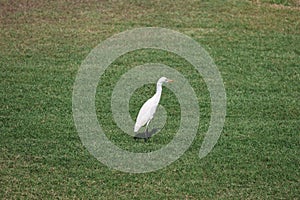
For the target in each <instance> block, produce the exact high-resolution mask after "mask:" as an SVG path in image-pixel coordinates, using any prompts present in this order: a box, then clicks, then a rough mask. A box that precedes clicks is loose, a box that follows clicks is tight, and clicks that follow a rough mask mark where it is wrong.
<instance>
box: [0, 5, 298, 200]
mask: <svg viewBox="0 0 300 200" xmlns="http://www.w3.org/2000/svg"><path fill="white" fill-rule="evenodd" d="M274 3H275V4H274ZM299 12H300V10H299V2H297V1H237V0H230V1H225V2H224V1H192V0H191V1H175V2H173V1H165V2H161V1H148V2H144V1H139V0H133V1H100V2H98V1H93V0H84V1H44V0H42V1H36V0H31V1H22V0H20V1H7V0H0V34H1V37H0V46H1V49H0V70H1V73H0V74H1V75H0V76H1V87H0V91H1V93H0V94H1V104H0V106H1V107H0V108H1V109H0V110H1V112H0V119H1V121H0V132H1V133H0V134H1V140H0V152H1V153H0V185H1V188H0V198H2V199H54V198H59V199H93V198H95V199H297V198H299V195H300V190H299V181H300V171H299V164H300V160H299V155H300V150H299V144H300V137H299V130H300V125H299V124H300V120H299V116H300V101H299V97H300V85H299V81H300V66H299V63H300V51H299V49H300V37H299V35H300V29H299ZM147 26H155V27H166V28H170V29H173V30H176V31H179V32H182V33H184V34H187V35H188V36H190V37H192V38H193V39H195V40H196V41H198V42H199V43H200V44H201V45H202V46H203V47H204V48H205V49H206V50H207V51H208V52H209V54H210V55H211V56H212V58H213V59H214V61H215V63H216V65H217V66H218V68H219V71H220V73H221V74H222V77H223V80H224V84H225V89H226V94H227V116H226V122H225V127H224V130H223V133H222V135H221V137H220V139H219V140H218V143H217V145H216V146H215V148H214V149H213V151H212V152H210V154H209V155H208V156H207V157H205V158H204V159H201V160H199V159H198V157H197V156H198V151H199V147H200V146H201V143H202V140H203V135H204V133H205V132H206V130H207V128H208V122H209V117H210V103H209V101H210V100H209V93H208V91H207V89H206V85H205V83H204V82H203V80H202V78H201V77H200V76H199V75H197V74H195V73H194V71H193V69H192V67H190V66H189V65H188V63H185V61H184V60H182V59H180V58H178V57H176V56H175V55H172V54H168V53H166V52H161V51H141V52H133V53H132V54H128V55H125V56H123V57H121V58H119V59H118V60H117V61H115V62H114V63H113V65H112V66H111V67H110V68H109V69H108V70H107V71H106V72H105V74H106V76H104V79H103V82H106V83H108V82H111V83H112V84H108V85H105V84H104V85H99V86H98V90H97V95H96V105H97V108H98V109H99V110H97V116H98V119H99V120H102V121H103V123H104V126H105V129H106V130H107V132H109V133H108V137H109V138H111V140H112V141H113V142H115V143H116V144H117V145H119V146H120V147H122V148H125V149H128V150H131V151H137V152H143V151H151V150H154V149H159V148H160V147H161V146H163V145H164V144H166V143H168V142H169V141H170V140H171V138H172V136H173V135H172V133H173V132H175V131H176V129H177V127H178V125H177V124H178V120H179V118H178V117H179V113H178V112H177V110H176V108H179V105H178V102H177V101H175V100H174V96H173V94H172V92H170V91H169V90H167V89H165V90H164V95H163V97H162V102H161V104H163V105H164V106H165V107H166V109H167V110H168V112H169V116H172V117H171V118H170V117H169V118H170V119H169V120H168V122H167V123H168V124H167V126H166V127H165V130H163V131H162V132H160V133H159V134H158V135H157V136H155V137H153V138H152V139H151V140H150V141H149V143H146V144H144V143H142V142H134V141H133V140H131V139H130V138H129V137H127V136H124V135H123V134H120V131H119V130H118V128H117V126H116V125H115V124H114V122H113V120H112V115H111V113H110V110H109V105H110V102H109V100H110V94H111V90H112V88H113V86H114V85H113V83H115V82H116V81H117V80H118V78H119V77H120V76H121V75H122V74H123V73H124V72H126V71H127V70H128V69H130V68H132V67H133V66H136V65H139V64H143V63H147V62H161V63H164V64H167V65H169V66H171V67H173V68H175V69H177V70H178V71H180V72H181V73H183V74H184V75H185V76H186V78H187V79H188V80H189V82H190V84H191V85H192V86H193V88H194V90H195V92H196V93H197V98H198V100H199V107H200V113H201V116H200V118H201V121H200V124H199V130H198V135H197V137H196V139H195V140H194V143H193V144H192V146H191V147H190V148H189V149H188V151H187V152H186V153H185V154H184V155H183V156H182V157H181V158H180V159H179V160H177V161H176V162H174V163H172V164H171V165H170V166H168V167H166V168H164V169H161V170H159V171H155V172H152V173H146V174H128V173H123V172H119V171H115V170H111V169H109V168H107V167H106V166H105V165H104V164H102V163H100V162H98V161H97V160H96V159H95V158H94V157H92V156H91V154H89V152H88V151H87V150H86V149H85V147H84V146H83V145H82V143H81V140H80V138H79V136H78V133H77V131H76V128H75V126H74V121H73V118H72V90H73V84H74V81H75V77H76V74H77V71H78V69H79V67H80V64H81V62H82V61H83V60H84V58H85V57H86V56H87V55H88V53H89V52H90V51H91V50H92V49H93V48H94V47H95V46H96V45H97V44H98V43H100V42H101V41H103V40H104V39H106V38H108V37H110V36H112V35H114V34H116V33H119V32H122V31H125V30H129V29H132V28H137V27H147ZM183 65H184V66H186V67H185V68H182V67H181V66H183ZM100 87H101V90H99V88H100ZM153 89H154V86H153V85H146V86H145V87H143V88H140V89H139V90H138V91H137V92H136V95H134V96H133V97H132V99H131V104H130V108H131V109H132V110H131V112H132V113H131V114H132V116H133V117H134V116H135V115H136V113H137V112H138V108H139V106H140V105H141V102H143V101H144V100H145V99H147V98H148V97H149V96H150V95H151V94H149V93H148V92H150V93H151V91H153ZM146 95H149V96H146ZM170 101H171V102H170ZM100 108H101V109H103V110H104V111H103V112H100ZM174 108H175V109H174Z"/></svg>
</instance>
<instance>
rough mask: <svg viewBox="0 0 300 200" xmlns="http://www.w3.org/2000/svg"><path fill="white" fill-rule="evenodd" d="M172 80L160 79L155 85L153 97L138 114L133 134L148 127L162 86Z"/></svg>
mask: <svg viewBox="0 0 300 200" xmlns="http://www.w3.org/2000/svg"><path fill="white" fill-rule="evenodd" d="M171 81H172V80H170V79H167V78H166V77H161V78H160V79H159V80H158V81H157V84H156V93H155V94H154V96H153V97H151V98H150V99H148V100H147V101H146V102H145V103H144V104H143V106H142V107H141V109H140V111H139V114H138V116H137V119H136V123H135V126H134V132H137V131H138V130H139V129H140V128H141V127H142V126H144V125H146V126H147V127H148V124H149V123H150V121H151V120H152V118H153V116H154V114H155V111H156V108H157V106H158V103H159V101H160V97H161V92H162V84H163V83H167V82H171Z"/></svg>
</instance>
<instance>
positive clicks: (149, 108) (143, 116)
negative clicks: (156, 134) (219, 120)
mask: <svg viewBox="0 0 300 200" xmlns="http://www.w3.org/2000/svg"><path fill="white" fill-rule="evenodd" d="M156 107H157V103H156V102H155V101H153V99H152V98H150V99H148V101H146V102H145V103H144V104H143V106H142V108H141V109H140V111H139V114H138V116H137V120H136V123H135V130H136V129H137V130H138V129H140V128H141V127H142V126H144V125H145V124H146V123H147V122H148V121H149V120H151V119H152V118H153V115H154V113H155V111H156Z"/></svg>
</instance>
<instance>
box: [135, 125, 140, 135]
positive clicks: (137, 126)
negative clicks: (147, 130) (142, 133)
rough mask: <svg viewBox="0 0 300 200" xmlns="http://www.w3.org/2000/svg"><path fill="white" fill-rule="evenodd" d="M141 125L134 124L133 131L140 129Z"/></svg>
mask: <svg viewBox="0 0 300 200" xmlns="http://www.w3.org/2000/svg"><path fill="white" fill-rule="evenodd" d="M140 128H141V126H139V125H138V124H135V125H134V132H135V133H136V132H138V131H139V130H140Z"/></svg>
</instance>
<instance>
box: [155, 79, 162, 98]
mask: <svg viewBox="0 0 300 200" xmlns="http://www.w3.org/2000/svg"><path fill="white" fill-rule="evenodd" d="M161 92H162V84H161V83H157V84H156V93H155V96H156V97H157V100H158V101H159V100H160V96H161Z"/></svg>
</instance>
